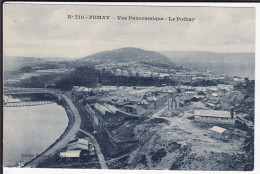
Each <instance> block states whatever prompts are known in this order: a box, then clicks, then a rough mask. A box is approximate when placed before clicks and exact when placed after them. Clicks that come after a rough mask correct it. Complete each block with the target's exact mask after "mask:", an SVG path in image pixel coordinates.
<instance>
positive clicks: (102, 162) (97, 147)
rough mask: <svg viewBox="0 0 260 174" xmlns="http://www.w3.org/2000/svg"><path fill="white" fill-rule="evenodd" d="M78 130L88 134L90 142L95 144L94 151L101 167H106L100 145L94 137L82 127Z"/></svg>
mask: <svg viewBox="0 0 260 174" xmlns="http://www.w3.org/2000/svg"><path fill="white" fill-rule="evenodd" d="M79 131H81V132H82V133H84V134H86V135H87V136H89V137H90V138H91V140H92V142H93V144H94V146H95V150H96V153H97V157H98V160H99V163H100V166H101V169H108V167H107V164H106V161H105V158H104V155H103V154H102V152H101V149H100V146H99V144H98V142H97V140H96V138H95V137H94V136H93V135H91V134H90V133H88V132H86V131H84V130H82V129H79Z"/></svg>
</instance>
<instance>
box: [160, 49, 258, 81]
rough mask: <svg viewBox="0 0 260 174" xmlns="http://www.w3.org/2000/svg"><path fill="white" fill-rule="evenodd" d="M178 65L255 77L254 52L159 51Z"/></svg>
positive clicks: (218, 72)
mask: <svg viewBox="0 0 260 174" xmlns="http://www.w3.org/2000/svg"><path fill="white" fill-rule="evenodd" d="M160 53H161V54H163V55H165V56H167V57H168V58H169V59H170V60H172V61H173V62H175V63H176V64H178V65H183V66H185V67H187V68H191V69H204V70H205V69H207V70H210V71H212V72H215V73H217V74H227V75H230V76H235V75H238V76H240V77H249V78H250V79H254V78H255V54H254V53H215V52H203V51H161V52H160Z"/></svg>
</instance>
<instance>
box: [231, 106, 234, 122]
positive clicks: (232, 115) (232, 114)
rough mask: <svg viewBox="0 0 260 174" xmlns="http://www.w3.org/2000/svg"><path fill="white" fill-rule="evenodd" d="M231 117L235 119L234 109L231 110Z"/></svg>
mask: <svg viewBox="0 0 260 174" xmlns="http://www.w3.org/2000/svg"><path fill="white" fill-rule="evenodd" d="M230 115H231V119H234V108H233V107H232V108H231V109H230Z"/></svg>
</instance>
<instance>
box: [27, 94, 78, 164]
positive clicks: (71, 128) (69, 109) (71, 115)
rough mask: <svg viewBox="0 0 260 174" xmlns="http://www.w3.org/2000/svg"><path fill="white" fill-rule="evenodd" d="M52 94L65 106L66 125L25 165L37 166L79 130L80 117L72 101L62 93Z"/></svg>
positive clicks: (64, 144)
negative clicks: (53, 140) (45, 147)
mask: <svg viewBox="0 0 260 174" xmlns="http://www.w3.org/2000/svg"><path fill="white" fill-rule="evenodd" d="M52 94H53V95H56V96H57V98H61V105H62V106H63V107H64V108H65V110H66V113H67V116H68V119H69V122H68V126H67V128H66V129H65V131H64V132H63V134H62V135H61V136H60V137H59V138H58V139H57V140H56V141H55V142H54V143H53V144H52V145H50V146H49V147H48V148H47V149H46V150H45V151H44V152H42V153H41V154H40V155H38V156H37V157H36V158H34V159H33V160H31V161H29V162H28V163H26V164H25V167H37V166H38V165H39V164H40V163H41V162H43V161H45V160H46V159H48V157H50V156H52V155H54V154H56V153H57V152H58V151H59V150H60V149H62V148H63V147H65V146H66V145H67V142H68V141H69V140H71V139H73V138H75V136H76V133H77V132H78V130H79V127H80V123H81V119H80V116H79V114H78V112H77V110H76V108H75V107H74V105H73V104H72V102H71V101H70V100H69V98H68V97H66V96H64V95H62V94H55V93H52Z"/></svg>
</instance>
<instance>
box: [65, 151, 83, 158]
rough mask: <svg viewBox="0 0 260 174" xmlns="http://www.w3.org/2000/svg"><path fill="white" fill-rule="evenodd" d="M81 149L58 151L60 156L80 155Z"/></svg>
mask: <svg viewBox="0 0 260 174" xmlns="http://www.w3.org/2000/svg"><path fill="white" fill-rule="evenodd" d="M80 152H81V150H68V151H66V152H60V157H61V158H71V157H74V158H75V157H80Z"/></svg>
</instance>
